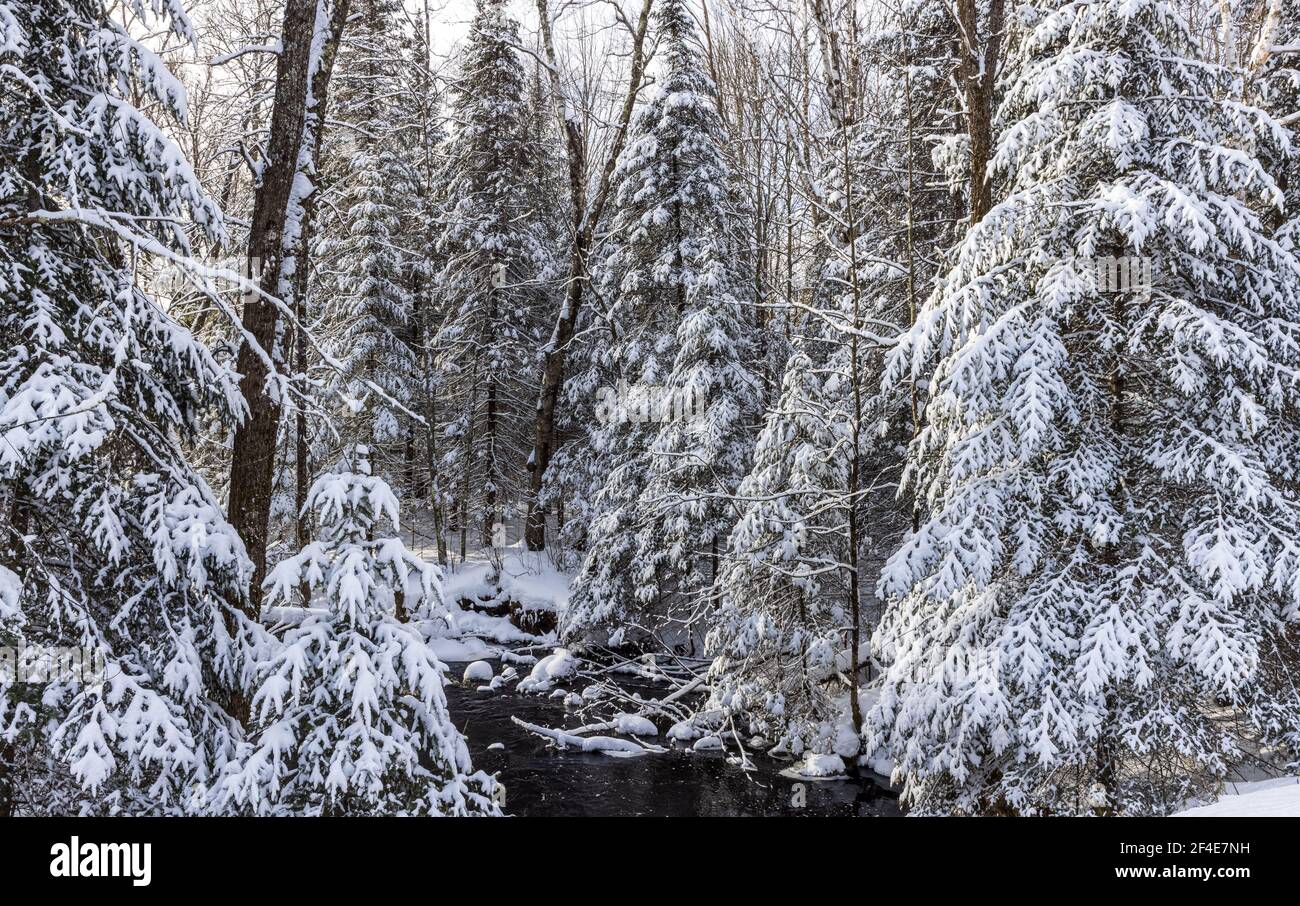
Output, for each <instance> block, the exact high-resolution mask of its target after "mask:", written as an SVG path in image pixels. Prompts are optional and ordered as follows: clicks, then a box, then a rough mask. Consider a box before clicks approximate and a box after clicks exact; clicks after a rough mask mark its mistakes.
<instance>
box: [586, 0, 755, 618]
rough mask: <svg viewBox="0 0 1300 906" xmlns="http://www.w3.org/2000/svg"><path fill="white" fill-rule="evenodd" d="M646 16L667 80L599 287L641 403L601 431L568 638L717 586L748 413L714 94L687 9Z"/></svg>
mask: <svg viewBox="0 0 1300 906" xmlns="http://www.w3.org/2000/svg"><path fill="white" fill-rule="evenodd" d="M654 16H655V26H656V31H657V35H658V40H659V51H658V53H659V55H660V57H661V62H660V66H661V75H660V78H659V80H658V83H657V84H656V86H655V89H654V93H653V94H652V96H651V97H650V99H649V100H648V101H647V102H646V103H645V104H644V105H643V106H642V107H641V108H640V110H638V111H637V113H636V115H635V117H634V120H633V123H632V134H631V136H630V138H629V141H628V145H627V149H626V150H625V151H624V153H623V155H622V156H621V158H620V160H619V161H618V165H617V174H616V177H617V179H618V183H617V188H616V190H615V196H614V207H615V210H614V214H613V216H612V223H611V225H610V236H611V238H612V242H613V243H614V245H613V249H612V251H611V252H610V254H609V256H608V258H607V260H606V261H605V262H604V264H603V269H604V273H603V275H602V280H601V283H602V285H603V287H604V292H603V293H602V295H603V296H604V298H606V299H608V300H610V304H611V307H612V308H613V309H614V317H613V321H614V323H615V325H616V326H615V331H616V332H617V334H618V335H617V338H616V339H615V340H614V342H613V343H612V344H611V348H610V350H609V352H608V357H607V359H606V362H607V373H609V374H610V375H611V376H612V377H613V378H615V379H616V380H618V381H619V382H620V384H619V385H618V386H619V388H620V392H621V394H622V396H624V397H627V396H629V395H631V396H633V397H635V398H636V399H637V400H638V401H639V404H638V405H636V406H633V409H634V410H637V411H632V412H627V411H616V412H611V413H609V414H610V416H611V417H610V418H608V419H606V420H605V422H604V424H603V425H601V427H600V428H599V429H598V430H597V432H596V437H595V444H594V445H595V449H596V454H597V455H598V456H600V457H602V458H603V459H604V461H605V462H606V463H608V466H607V469H608V477H607V479H606V480H605V482H604V486H603V487H602V488H601V490H600V492H599V495H598V496H597V503H596V509H597V511H598V515H597V516H596V518H595V519H594V520H593V523H592V526H591V530H590V533H589V539H588V549H587V553H586V560H585V562H584V565H583V567H582V570H581V572H580V573H579V576H578V579H577V582H576V584H575V591H574V597H573V600H572V601H571V606H570V608H569V610H568V612H567V616H566V620H567V625H566V631H567V632H569V633H572V634H578V633H582V632H584V631H586V630H589V629H592V628H595V627H600V626H603V627H606V628H613V627H614V626H617V625H618V624H620V623H623V622H624V621H625V620H627V619H629V618H630V619H631V620H633V621H634V622H636V623H638V624H639V625H641V626H642V628H645V629H648V630H649V631H651V632H654V631H656V630H657V629H658V628H662V625H663V624H664V623H665V622H666V621H667V620H670V619H673V620H675V619H677V618H679V617H680V616H681V614H680V613H673V611H676V610H679V609H680V606H681V605H682V604H683V603H684V601H685V600H686V599H689V598H690V597H691V596H692V595H694V594H696V593H698V592H699V591H701V590H702V589H704V588H707V587H708V586H709V585H710V584H711V582H712V580H713V578H715V573H716V563H717V555H718V553H719V551H720V547H721V546H722V544H723V543H724V541H725V537H726V534H727V532H728V531H729V529H730V527H731V525H732V524H733V523H734V522H735V512H734V509H733V507H732V505H731V503H730V501H729V500H727V499H726V498H727V496H728V495H730V494H731V493H732V492H734V490H735V488H736V486H737V485H738V484H739V482H740V479H741V477H742V476H743V475H744V472H745V469H746V467H747V456H748V450H749V444H750V439H749V437H748V435H747V433H746V428H747V425H746V419H747V418H749V419H753V418H754V417H755V416H754V409H755V408H756V405H757V404H756V398H757V386H756V381H755V380H754V378H753V377H752V376H751V375H750V374H749V372H748V370H747V369H746V367H745V363H746V361H747V348H748V343H749V341H750V339H751V338H750V337H749V336H748V334H747V332H746V331H745V329H744V328H743V326H742V319H741V317H740V313H739V302H738V301H737V285H738V280H739V279H740V278H739V275H738V273H737V266H736V263H735V257H736V255H737V253H738V250H739V248H740V247H741V246H739V245H738V244H737V242H736V231H737V230H738V229H739V228H740V227H739V223H738V219H739V218H737V217H736V216H735V215H736V210H735V204H734V202H733V200H732V193H731V186H730V183H731V176H730V172H729V168H728V166H727V161H726V158H725V156H724V148H725V143H726V136H725V133H724V130H723V127H722V123H721V120H720V119H719V117H718V112H717V99H716V92H715V89H714V86H713V83H712V81H711V80H710V79H709V78H708V76H707V75H706V74H705V72H704V70H703V67H702V64H701V61H700V59H699V55H698V53H697V51H696V49H695V43H696V40H697V39H696V36H695V31H694V26H693V25H692V23H691V20H690V15H689V13H688V11H687V9H686V7H685V5H684V3H682V2H681V0H665V2H662V3H659V4H657V5H656V7H655V11H654ZM623 402H627V400H626V399H624V400H623Z"/></svg>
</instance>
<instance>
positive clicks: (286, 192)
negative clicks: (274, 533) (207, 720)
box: [229, 0, 349, 619]
mask: <svg viewBox="0 0 1300 906" xmlns="http://www.w3.org/2000/svg"><path fill="white" fill-rule="evenodd" d="M348 5H349V0H333V2H332V4H328V0H327V6H326V8H327V9H328V10H329V20H328V21H327V22H321V23H318V22H317V21H316V12H317V0H288V5H287V6H286V8H285V14H284V30H283V35H282V37H281V45H282V50H281V52H280V54H279V60H278V62H277V65H276V85H275V106H274V109H273V110H272V113H271V133H270V134H271V138H270V142H269V144H268V146H267V154H266V157H265V159H264V162H263V169H262V181H261V185H260V186H259V188H258V191H257V197H256V199H255V200H254V203H253V221H252V226H251V228H250V230H249V238H248V265H249V270H248V273H249V275H250V279H252V278H253V277H254V276H256V279H258V281H259V286H260V288H261V291H262V294H265V295H271V296H278V297H280V298H281V300H282V301H283V302H285V303H286V304H288V305H290V306H291V307H293V306H294V304H295V302H294V299H293V298H287V297H289V296H290V295H291V294H292V293H294V292H295V291H296V290H298V288H299V286H301V285H305V281H300V280H299V279H298V274H299V273H304V274H305V271H306V267H307V248H306V238H307V233H308V230H307V226H308V221H309V218H310V208H311V205H310V204H309V203H308V202H309V200H310V192H309V191H308V192H307V193H306V194H303V192H302V190H301V188H299V190H298V192H297V193H295V188H294V187H295V184H296V183H297V182H298V177H299V175H300V174H301V175H303V176H304V177H305V178H306V179H307V180H310V179H311V178H312V175H313V169H314V161H315V159H316V153H317V151H318V150H319V148H320V140H321V135H322V134H323V131H324V112H325V105H326V101H327V96H328V88H329V78H330V72H331V70H332V68H333V64H334V54H335V51H336V50H337V48H338V42H339V37H340V36H341V35H342V31H343V25H344V23H345V22H346V20H347V14H348ZM318 30H322V31H323V36H324V42H323V44H322V46H321V48H320V53H319V58H318V59H313V55H312V47H313V43H314V37H315V35H316V33H317V31H318ZM308 184H310V183H308ZM297 205H302V207H301V208H298V207H297ZM290 268H292V270H290ZM262 294H255V293H251V292H250V293H247V294H246V295H245V297H244V312H243V323H244V329H245V330H246V331H247V333H248V336H249V337H250V338H251V339H252V341H253V343H255V344H256V346H254V345H253V344H252V343H249V342H247V341H246V342H244V343H243V345H242V346H241V347H240V350H239V360H238V369H239V372H240V374H242V375H243V379H242V380H241V381H240V385H239V389H240V391H241V392H242V393H243V396H244V399H245V400H247V402H248V408H249V413H248V417H247V418H246V419H245V420H244V422H243V423H242V424H241V425H240V426H239V428H238V429H237V430H236V431H235V443H234V451H233V453H232V456H231V464H230V506H229V509H230V523H231V525H233V526H234V528H235V530H236V531H238V532H239V535H240V537H241V538H242V539H243V541H244V545H245V547H246V548H247V551H248V556H249V559H250V560H252V563H253V577H252V583H251V585H250V587H249V594H248V598H247V600H246V602H245V610H246V612H247V613H248V614H249V616H251V617H253V618H254V619H256V617H257V614H258V611H259V610H260V609H261V604H262V581H263V579H264V578H265V576H266V548H267V529H268V523H269V521H270V512H271V492H272V485H273V483H274V477H275V476H274V468H275V448H276V437H277V435H278V433H279V429H280V411H281V405H282V403H283V401H282V400H281V399H280V398H279V394H278V393H277V394H276V395H275V396H272V395H271V394H270V393H269V392H268V390H269V389H270V388H269V387H268V379H269V378H270V371H269V369H268V363H267V362H266V361H265V360H264V358H263V353H265V355H268V356H270V359H271V365H272V367H276V368H277V369H278V368H280V366H281V365H282V363H283V361H284V352H285V350H284V349H283V344H284V338H283V337H282V336H281V330H280V311H279V309H278V308H277V307H276V305H275V304H274V303H272V302H270V301H268V300H267V299H266V298H265V297H264V295H262Z"/></svg>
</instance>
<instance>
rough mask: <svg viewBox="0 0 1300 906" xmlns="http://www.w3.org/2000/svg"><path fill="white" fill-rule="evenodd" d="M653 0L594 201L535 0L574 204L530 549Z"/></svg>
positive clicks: (547, 376) (537, 445)
mask: <svg viewBox="0 0 1300 906" xmlns="http://www.w3.org/2000/svg"><path fill="white" fill-rule="evenodd" d="M652 3H653V0H643V3H642V5H641V14H640V16H639V17H638V19H637V22H636V26H635V27H634V28H633V30H632V70H631V73H630V74H629V76H628V85H627V94H626V95H625V96H624V98H623V108H622V110H621V111H620V112H619V119H618V128H617V132H616V134H615V137H614V141H613V144H612V146H611V147H610V150H609V156H608V157H607V158H606V160H605V165H604V167H603V168H602V169H601V173H600V181H599V183H598V184H597V186H596V194H595V196H594V197H593V198H591V199H588V197H587V136H586V133H585V132H584V131H583V128H582V124H581V123H580V122H579V120H578V118H577V117H576V116H573V115H571V112H570V114H568V115H566V109H569V108H568V107H567V105H566V104H564V102H563V98H564V92H563V87H562V86H561V85H560V79H559V68H558V62H557V57H556V53H555V41H554V37H553V35H552V32H551V11H550V6H549V3H548V2H547V0H537V14H538V19H539V20H540V22H541V30H542V46H543V49H544V51H545V54H546V64H547V72H548V73H549V75H550V79H551V89H552V92H551V93H552V95H553V97H554V98H555V103H556V105H557V111H556V115H557V117H558V118H559V121H560V126H561V127H562V131H563V132H564V150H565V155H566V156H567V158H568V164H569V196H570V199H571V202H572V205H573V246H572V248H571V249H570V253H569V277H568V283H567V285H566V288H565V296H564V305H563V306H562V307H561V308H560V315H559V318H558V319H557V320H556V322H555V330H554V332H553V333H552V334H551V339H550V342H549V343H548V344H547V347H546V358H545V361H544V363H543V365H542V376H541V386H540V388H539V390H538V394H537V409H536V414H535V420H534V423H533V452H532V455H531V456H530V457H529V459H528V469H529V488H528V490H529V493H528V518H527V522H526V524H525V526H524V541H525V542H526V543H527V545H528V549H529V550H533V551H539V550H542V549H544V548H545V547H546V510H545V508H543V507H542V506H541V503H540V500H539V498H540V496H541V492H542V483H543V479H544V477H545V474H546V468H547V466H548V465H549V464H550V461H551V454H552V453H553V452H554V449H555V406H556V404H557V403H558V401H559V398H560V388H561V387H562V386H563V384H564V357H565V355H566V353H567V352H568V348H569V343H570V342H571V341H572V340H573V332H574V329H575V328H576V327H577V323H578V313H579V311H580V310H581V308H582V287H583V283H584V282H585V281H586V279H587V257H588V255H589V254H590V252H591V247H592V244H593V242H594V241H595V236H596V227H597V225H598V224H599V223H600V218H601V214H602V213H603V212H604V209H605V201H606V199H607V198H608V197H609V187H610V182H611V179H612V178H613V175H614V165H615V163H617V160H618V156H619V154H620V153H621V152H622V150H623V144H624V142H625V141H626V140H627V130H628V124H629V123H630V122H631V120H632V108H633V107H634V106H635V104H636V97H637V94H638V93H640V91H641V81H642V79H643V77H644V74H645V37H646V31H647V29H648V27H649V23H650V7H651V4H652Z"/></svg>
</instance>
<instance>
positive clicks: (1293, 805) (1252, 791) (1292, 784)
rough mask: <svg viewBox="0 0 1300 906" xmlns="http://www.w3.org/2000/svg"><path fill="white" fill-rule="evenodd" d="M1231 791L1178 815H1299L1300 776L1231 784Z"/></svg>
mask: <svg viewBox="0 0 1300 906" xmlns="http://www.w3.org/2000/svg"><path fill="white" fill-rule="evenodd" d="M1229 789H1230V790H1232V792H1230V793H1228V794H1227V795H1225V796H1223V797H1221V798H1220V799H1219V800H1218V801H1217V802H1212V803H1210V804H1209V805H1202V806H1198V807H1196V808H1189V809H1186V810H1184V811H1181V812H1176V813H1175V814H1174V817H1175V818H1296V817H1300V777H1281V778H1277V779H1275V780H1263V781H1259V782H1256V783H1238V784H1229Z"/></svg>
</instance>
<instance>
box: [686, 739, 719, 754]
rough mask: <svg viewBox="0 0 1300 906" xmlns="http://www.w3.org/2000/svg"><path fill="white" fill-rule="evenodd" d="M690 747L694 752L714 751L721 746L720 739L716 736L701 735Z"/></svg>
mask: <svg viewBox="0 0 1300 906" xmlns="http://www.w3.org/2000/svg"><path fill="white" fill-rule="evenodd" d="M691 748H692V749H694V750H695V751H696V752H716V751H717V750H718V749H721V748H722V740H721V739H719V738H718V737H716V736H702V737H700V738H699V739H697V740H695V745H693V746H692V747H691Z"/></svg>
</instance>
